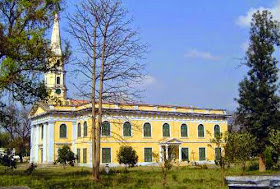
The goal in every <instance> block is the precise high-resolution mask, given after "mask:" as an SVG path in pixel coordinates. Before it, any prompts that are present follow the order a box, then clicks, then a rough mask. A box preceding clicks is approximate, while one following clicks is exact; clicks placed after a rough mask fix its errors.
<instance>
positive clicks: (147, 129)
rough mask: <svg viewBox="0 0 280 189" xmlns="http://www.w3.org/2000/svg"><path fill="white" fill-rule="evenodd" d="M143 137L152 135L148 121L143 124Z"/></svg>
mask: <svg viewBox="0 0 280 189" xmlns="http://www.w3.org/2000/svg"><path fill="white" fill-rule="evenodd" d="M143 131H144V137H151V136H152V127H151V124H150V123H145V124H144V126H143Z"/></svg>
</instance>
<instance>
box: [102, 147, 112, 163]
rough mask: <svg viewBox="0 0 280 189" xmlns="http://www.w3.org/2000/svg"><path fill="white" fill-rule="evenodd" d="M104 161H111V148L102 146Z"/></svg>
mask: <svg viewBox="0 0 280 189" xmlns="http://www.w3.org/2000/svg"><path fill="white" fill-rule="evenodd" d="M102 163H111V149H110V148H102Z"/></svg>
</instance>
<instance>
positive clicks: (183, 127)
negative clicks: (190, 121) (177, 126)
mask: <svg viewBox="0 0 280 189" xmlns="http://www.w3.org/2000/svg"><path fill="white" fill-rule="evenodd" d="M181 137H188V126H187V125H186V124H182V125H181Z"/></svg>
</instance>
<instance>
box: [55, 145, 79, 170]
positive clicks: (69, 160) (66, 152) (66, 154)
mask: <svg viewBox="0 0 280 189" xmlns="http://www.w3.org/2000/svg"><path fill="white" fill-rule="evenodd" d="M57 162H59V163H61V164H62V165H63V167H64V168H65V166H66V165H67V164H69V165H71V166H74V162H75V154H74V153H73V152H72V151H71V149H70V147H69V146H67V145H64V146H63V147H62V148H59V149H58V158H57Z"/></svg>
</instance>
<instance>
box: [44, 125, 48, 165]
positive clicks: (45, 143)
mask: <svg viewBox="0 0 280 189" xmlns="http://www.w3.org/2000/svg"><path fill="white" fill-rule="evenodd" d="M47 129H48V125H47V124H46V123H44V124H43V130H44V131H43V132H44V133H43V134H44V135H43V163H47V148H48V145H47V141H48V139H47V134H48V133H47Z"/></svg>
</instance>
